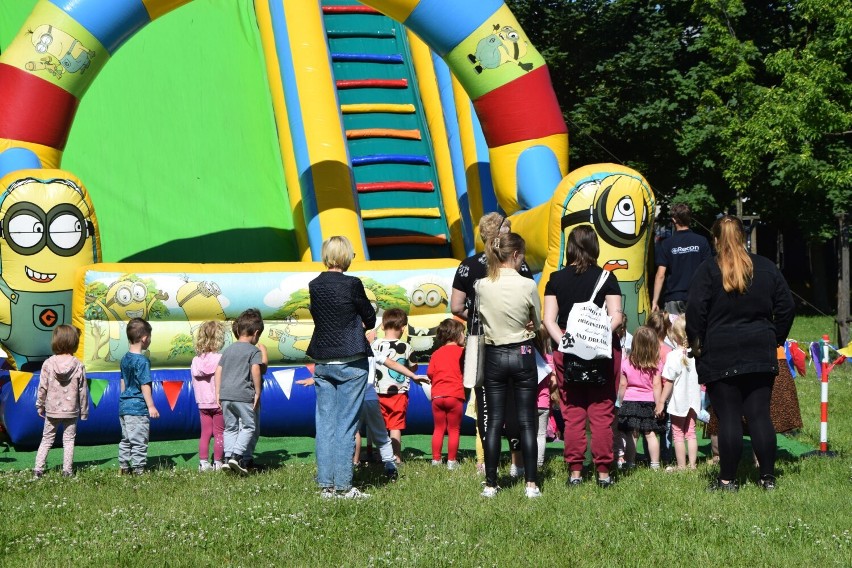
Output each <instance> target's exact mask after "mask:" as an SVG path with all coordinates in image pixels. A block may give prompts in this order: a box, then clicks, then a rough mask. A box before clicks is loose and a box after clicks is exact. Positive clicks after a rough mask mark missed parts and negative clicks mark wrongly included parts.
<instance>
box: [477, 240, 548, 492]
mask: <svg viewBox="0 0 852 568" xmlns="http://www.w3.org/2000/svg"><path fill="white" fill-rule="evenodd" d="M524 253H525V246H524V239H522V238H521V237H520V235H517V234H516V233H501V234H499V235H498V236H496V237H492V238H491V239H489V241H488V242H486V243H485V254H486V257H487V260H488V277H487V278H483V279H481V280H479V281H477V283H476V294H477V296H478V297H479V315H480V318H481V320H482V329H483V333H484V335H485V364H484V367H483V372H484V374H485V385H484V388H485V403H486V406H487V407H488V419H487V423H486V424H485V489H483V491H482V496H483V497H494V496H495V495H496V494H497V490H498V487H497V465H498V461H499V460H500V438H501V433H502V431H503V423H504V422H505V420H506V398H507V395H508V393H509V392H510V391H511V392H512V393H513V394H514V396H515V410H516V412H517V417H518V425H519V427H520V431H521V451H522V453H523V456H524V463H525V464H529V466H528V467H526V468H524V477H525V479H526V482H527V485H526V496H527V497H529V498H535V497H539V496H540V495H541V491H539V488H538V486H537V485H536V470H535V468H534V467H532V464H534V463H536V454H537V452H538V446H537V441H536V429H537V426H538V419H537V415H538V409H537V407H536V400H537V398H538V373H537V370H536V362H535V353H534V351H535V346H534V345H533V338H534V337H535V335H536V332H535V331H533V330H538V329H539V327H540V326H541V316H540V312H541V306H540V303H539V300H538V291H537V289H536V284H535V282H534V281H532V280H530V279H528V278H524V277H523V276H521V275H520V274H519V273H518V269H519V268H520V267H521V264H522V263H523V262H524Z"/></svg>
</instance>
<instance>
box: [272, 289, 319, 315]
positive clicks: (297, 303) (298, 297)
mask: <svg viewBox="0 0 852 568" xmlns="http://www.w3.org/2000/svg"><path fill="white" fill-rule="evenodd" d="M310 307H311V295H310V292H309V291H308V289H307V288H302V289H301V290H296V291H295V292H293V293H292V294H291V295H290V299H289V300H287V301H286V302H284V304H283V305H282V306H281V307H280V308H278V310H276V311H275V313H273V314H272V317H271V319H274V320H287V319H290V318H292V317H293V314H295V313H296V312H297V311H298V310H301V309H304V310H307V309H309V308H310Z"/></svg>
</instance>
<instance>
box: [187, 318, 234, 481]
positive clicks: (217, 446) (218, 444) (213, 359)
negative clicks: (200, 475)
mask: <svg viewBox="0 0 852 568" xmlns="http://www.w3.org/2000/svg"><path fill="white" fill-rule="evenodd" d="M224 344H225V328H224V326H223V325H222V324H221V323H220V322H217V321H206V322H204V323H203V324H201V327H199V328H198V335H197V336H196V338H195V353H196V356H195V357H193V358H192V365H191V366H190V368H189V372H190V375H192V392H193V393H195V402H196V404H198V413H199V415H200V418H201V438H199V440H198V471H210V470H217V471H218V470H220V469H222V458H223V457H224V453H225V439H224V432H225V418H224V417H223V416H222V409H221V408H220V407H219V405H218V404H217V403H216V384H215V382H214V380H213V377H214V375H215V374H216V367H218V366H219V359H221V357H222V354H221V353H219V351H220V350H221V349H222V346H223V345H224ZM211 437H212V438H213V465H210V462H209V461H208V460H209V457H210V438H211Z"/></svg>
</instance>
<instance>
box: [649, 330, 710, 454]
mask: <svg viewBox="0 0 852 568" xmlns="http://www.w3.org/2000/svg"><path fill="white" fill-rule="evenodd" d="M669 335H670V337H671V340H672V341H673V342H674V344H675V345H678V346H679V347H678V348H677V349H675V350H673V351H672V352H671V353H669V354H668V356H667V357H666V362H665V365H664V366H663V373H662V375H663V379H665V381H664V384H663V393H662V396H661V397H660V398H659V399H658V400H657V406H656V408H655V409H654V414H655V415H656V416H657V417H662V416H663V413H664V410H663V404H664V403H665V401H666V400H667V399H668V398H669V395H671V397H672V398H671V400H670V401H669V408H668V413H669V415H670V416H671V422H672V442H673V444H674V452H675V457H676V458H677V469H680V470H683V469H686V453H685V452H684V448H683V442H684V440H686V446H687V451H688V453H689V469H695V463H696V460H697V459H698V440H697V439H696V438H695V419H696V417H697V416H698V412H699V411H700V410H701V389H700V388H699V386H698V373H697V372H696V370H695V360H694V359H691V358H689V357H687V356H686V352H687V350H688V349H689V346H688V344H687V341H686V317H685V316H681V317H680V318H678V319H677V320H675V322H674V324H672V328H671V331H670V332H669ZM673 469H674V468H672V467H668V468H666V471H673Z"/></svg>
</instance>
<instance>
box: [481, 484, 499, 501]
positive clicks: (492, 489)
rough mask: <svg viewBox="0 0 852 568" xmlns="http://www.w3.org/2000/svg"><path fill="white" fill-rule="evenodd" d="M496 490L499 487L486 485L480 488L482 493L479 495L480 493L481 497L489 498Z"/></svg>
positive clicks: (494, 494)
mask: <svg viewBox="0 0 852 568" xmlns="http://www.w3.org/2000/svg"><path fill="white" fill-rule="evenodd" d="M498 491H500V488H499V487H488V486H487V485H486V486H485V487H483V488H482V493H480V495H482V496H483V497H488V498H489V499H490V498H491V497H495V496H496V495H497V492H498Z"/></svg>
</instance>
